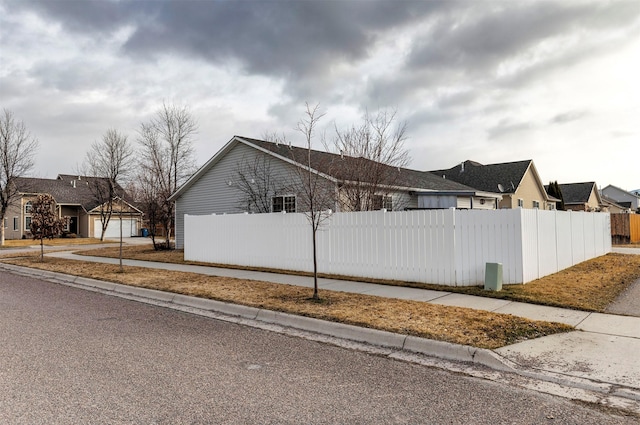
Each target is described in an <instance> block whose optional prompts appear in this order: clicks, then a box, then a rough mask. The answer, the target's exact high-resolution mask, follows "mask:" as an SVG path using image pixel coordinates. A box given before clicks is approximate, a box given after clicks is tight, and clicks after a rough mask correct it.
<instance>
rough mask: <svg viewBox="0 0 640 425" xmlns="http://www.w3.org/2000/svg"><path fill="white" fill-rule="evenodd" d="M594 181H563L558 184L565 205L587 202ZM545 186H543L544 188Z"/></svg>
mask: <svg viewBox="0 0 640 425" xmlns="http://www.w3.org/2000/svg"><path fill="white" fill-rule="evenodd" d="M595 185H596V183H595V182H582V183H565V184H559V185H558V186H559V187H560V191H561V192H562V199H563V200H564V203H565V204H566V205H571V204H586V203H587V202H589V197H590V196H591V192H592V191H593V190H594V186H595ZM546 187H547V186H545V189H546Z"/></svg>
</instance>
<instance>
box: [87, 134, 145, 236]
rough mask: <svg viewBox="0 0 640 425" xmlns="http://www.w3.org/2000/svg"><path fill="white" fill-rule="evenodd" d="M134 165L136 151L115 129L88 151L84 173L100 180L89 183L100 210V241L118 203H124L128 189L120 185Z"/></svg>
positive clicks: (92, 179)
mask: <svg viewBox="0 0 640 425" xmlns="http://www.w3.org/2000/svg"><path fill="white" fill-rule="evenodd" d="M133 165H134V164H133V148H132V147H131V145H130V144H129V142H128V140H127V136H126V135H123V134H121V133H119V132H118V130H115V129H113V128H111V129H109V130H107V132H106V133H105V134H104V136H102V140H101V141H100V142H94V143H93V144H92V145H91V149H90V150H89V152H87V155H86V157H85V162H84V167H83V170H84V174H85V175H88V176H91V177H96V178H91V179H89V180H88V181H87V183H88V185H89V189H90V190H91V193H92V194H93V196H94V199H95V200H96V202H97V204H98V205H99V208H100V223H101V226H102V231H101V233H100V240H103V239H104V234H105V232H106V231H107V227H108V226H109V221H110V220H111V216H112V215H113V208H114V203H115V202H117V201H118V199H119V202H120V203H122V202H123V197H124V190H123V189H122V187H121V186H120V184H119V182H120V181H122V180H124V179H126V178H127V177H128V176H129V174H130V173H131V171H132V168H133ZM120 210H122V205H120Z"/></svg>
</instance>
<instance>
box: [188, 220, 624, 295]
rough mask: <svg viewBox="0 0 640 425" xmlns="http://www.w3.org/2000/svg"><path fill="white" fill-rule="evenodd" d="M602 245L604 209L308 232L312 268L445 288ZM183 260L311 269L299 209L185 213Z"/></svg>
mask: <svg viewBox="0 0 640 425" xmlns="http://www.w3.org/2000/svg"><path fill="white" fill-rule="evenodd" d="M610 251H611V238H610V216H609V214H608V213H583V212H564V211H544V210H525V209H513V210H491V211H480V210H454V209H449V210H419V211H402V212H384V211H373V212H355V213H334V214H333V215H331V217H330V218H328V219H327V220H326V221H325V222H323V224H322V225H321V227H320V229H319V230H318V271H319V272H320V273H329V274H337V275H345V276H356V277H368V278H379V279H394V280H402V281H412V282H424V283H434V284H442V285H449V286H470V285H481V284H483V283H484V273H485V265H486V263H488V262H491V263H502V265H503V283H505V284H508V283H526V282H530V281H532V280H535V279H537V278H539V277H542V276H546V275H549V274H552V273H555V272H557V271H559V270H562V269H565V268H567V267H570V266H572V265H574V264H577V263H580V262H582V261H585V260H588V259H590V258H594V257H597V256H600V255H604V254H606V253H608V252H610ZM184 256H185V260H189V261H202V262H208V263H219V264H234V265H241V266H249V267H267V268H274V269H285V270H298V271H306V272H310V271H313V262H312V246H311V225H310V224H309V222H308V221H307V218H306V216H305V215H304V214H300V213H298V214H280V213H274V214H252V215H248V214H233V215H207V216H189V215H185V220H184Z"/></svg>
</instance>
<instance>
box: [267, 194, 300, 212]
mask: <svg viewBox="0 0 640 425" xmlns="http://www.w3.org/2000/svg"><path fill="white" fill-rule="evenodd" d="M276 198H282V210H280V211H274V208H273V207H274V205H273V204H274V200H275V199H276ZM286 198H293V211H287V203H286ZM282 211H285V212H287V213H294V212H297V211H298V197H297V196H296V195H293V194H288V195H277V196H272V197H271V212H282Z"/></svg>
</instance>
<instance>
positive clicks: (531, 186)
mask: <svg viewBox="0 0 640 425" xmlns="http://www.w3.org/2000/svg"><path fill="white" fill-rule="evenodd" d="M431 173H433V174H435V175H436V176H440V177H442V178H444V179H447V180H452V181H455V182H457V183H461V184H464V185H466V186H470V187H472V188H474V189H477V190H482V191H486V192H497V193H500V194H501V195H502V200H501V201H500V203H499V208H539V209H545V210H554V209H556V202H557V201H559V200H558V199H556V198H553V197H551V196H549V194H547V191H546V190H545V188H544V184H543V183H542V180H541V179H540V175H539V174H538V171H537V170H536V167H535V165H534V163H533V161H532V160H530V159H528V160H525V161H516V162H504V163H498V164H488V165H484V164H481V163H479V162H475V161H464V162H462V163H461V164H459V165H456V166H455V167H453V168H449V169H446V170H437V171H432V172H431Z"/></svg>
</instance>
